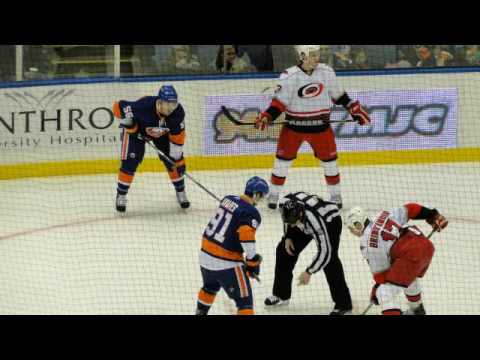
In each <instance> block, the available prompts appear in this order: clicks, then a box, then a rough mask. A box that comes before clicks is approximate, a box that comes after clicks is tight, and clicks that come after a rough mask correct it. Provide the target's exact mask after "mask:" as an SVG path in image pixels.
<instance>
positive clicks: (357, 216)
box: [345, 206, 368, 228]
mask: <svg viewBox="0 0 480 360" xmlns="http://www.w3.org/2000/svg"><path fill="white" fill-rule="evenodd" d="M367 219H368V216H367V214H366V213H365V211H363V209H362V208H360V207H358V206H357V207H354V208H353V209H351V210H350V211H349V212H348V213H347V215H346V216H345V225H347V226H348V227H349V228H354V227H355V224H356V223H360V224H362V227H363V225H364V224H365V221H367Z"/></svg>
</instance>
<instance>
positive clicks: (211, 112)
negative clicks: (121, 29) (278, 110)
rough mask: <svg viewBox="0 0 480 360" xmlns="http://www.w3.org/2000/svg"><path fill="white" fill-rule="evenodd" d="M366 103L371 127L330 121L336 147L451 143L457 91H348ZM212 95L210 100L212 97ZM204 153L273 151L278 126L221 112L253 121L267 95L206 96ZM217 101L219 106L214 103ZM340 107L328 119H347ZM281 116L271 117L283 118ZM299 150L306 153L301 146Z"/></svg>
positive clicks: (442, 145)
mask: <svg viewBox="0 0 480 360" xmlns="http://www.w3.org/2000/svg"><path fill="white" fill-rule="evenodd" d="M349 94H350V96H351V97H352V98H354V99H358V100H360V101H361V102H362V104H364V105H365V107H366V109H367V111H368V112H369V114H370V116H371V118H372V124H371V125H370V126H363V127H362V126H359V125H358V124H356V123H340V124H338V123H334V124H332V128H333V130H334V132H335V136H336V139H337V147H338V149H339V150H340V151H365V150H406V149H432V148H448V147H455V146H456V138H457V137H456V134H457V113H458V109H457V106H458V92H457V90H456V89H427V90H396V91H381V92H379V91H364V92H353V91H349ZM208 98H214V100H215V101H212V99H208ZM208 98H207V101H206V110H207V111H206V114H207V116H206V119H205V120H206V124H205V133H204V153H206V154H210V155H215V154H218V155H224V154H254V153H273V152H275V149H276V141H277V139H278V136H279V133H280V130H281V129H282V125H275V126H270V127H269V128H268V130H267V131H264V132H262V131H259V130H257V129H255V128H253V126H239V125H236V124H235V123H233V122H231V121H230V120H229V119H228V118H227V117H226V116H225V114H223V112H222V111H221V110H220V106H221V105H224V106H226V107H227V108H229V110H230V112H231V114H232V116H233V117H234V118H235V119H237V120H239V121H241V122H244V123H252V122H254V121H255V118H256V116H257V114H258V113H259V111H262V110H264V109H265V108H266V107H267V106H268V104H269V102H270V98H269V97H266V96H263V95H261V96H256V97H253V96H251V95H248V96H228V97H208ZM219 104H221V105H219ZM347 119H349V114H348V113H347V112H346V111H345V109H343V108H342V107H332V113H331V120H347ZM283 121H284V116H283V115H282V116H281V117H280V118H278V119H277V120H276V122H283ZM301 151H310V149H309V148H308V147H306V146H304V147H302V149H301Z"/></svg>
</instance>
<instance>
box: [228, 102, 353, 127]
mask: <svg viewBox="0 0 480 360" xmlns="http://www.w3.org/2000/svg"><path fill="white" fill-rule="evenodd" d="M221 109H222V112H223V114H224V115H225V116H226V117H227V119H228V120H230V121H231V122H233V123H234V124H235V125H238V126H245V125H247V126H253V125H255V123H245V122H241V121H238V120H237V119H235V118H234V117H233V115H232V113H231V112H230V110H228V109H227V107H226V106H224V105H222V106H221ZM325 122H326V123H331V124H334V123H340V124H344V123H349V122H356V121H355V120H353V119H348V120H329V121H325ZM284 124H288V121H280V122H273V123H272V124H271V126H274V125H284Z"/></svg>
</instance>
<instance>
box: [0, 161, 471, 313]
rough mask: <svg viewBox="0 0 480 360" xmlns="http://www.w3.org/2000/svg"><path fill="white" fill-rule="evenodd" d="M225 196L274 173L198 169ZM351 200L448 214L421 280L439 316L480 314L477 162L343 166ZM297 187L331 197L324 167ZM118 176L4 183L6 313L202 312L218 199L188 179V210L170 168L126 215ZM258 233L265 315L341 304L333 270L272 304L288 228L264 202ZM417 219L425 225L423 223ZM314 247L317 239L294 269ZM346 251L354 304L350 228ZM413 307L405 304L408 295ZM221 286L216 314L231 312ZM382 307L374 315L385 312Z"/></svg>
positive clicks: (132, 196) (356, 281) (2, 285)
mask: <svg viewBox="0 0 480 360" xmlns="http://www.w3.org/2000/svg"><path fill="white" fill-rule="evenodd" d="M191 175H192V176H194V177H195V178H196V179H197V180H198V181H200V182H201V183H203V184H204V185H205V186H206V187H207V188H209V189H210V190H211V191H213V192H214V193H216V194H217V195H218V196H223V195H226V194H239V193H241V192H242V190H243V186H244V183H245V181H246V180H247V179H248V178H249V177H250V176H253V175H259V176H263V177H265V178H266V179H269V177H270V170H269V169H265V170H235V171H220V172H212V171H208V172H207V171H205V172H192V173H191ZM341 175H342V189H343V197H344V205H345V208H350V207H352V206H354V205H361V206H363V207H365V208H366V209H367V210H368V211H369V212H372V213H375V212H376V211H378V210H380V209H383V208H391V207H395V206H400V205H402V204H404V203H406V202H410V201H416V202H420V203H422V204H424V205H426V206H431V207H436V208H438V209H439V210H440V211H441V212H442V213H444V214H445V215H446V216H447V218H448V219H449V220H450V224H449V227H448V228H447V229H446V230H445V232H442V233H440V234H435V235H434V237H433V241H434V243H435V245H436V253H435V256H434V259H433V262H432V265H431V267H430V269H429V271H428V273H427V275H426V276H425V278H424V279H423V281H422V284H423V286H424V294H423V297H424V302H425V307H426V309H427V311H428V313H429V314H480V266H479V264H480V261H479V260H480V241H479V239H478V234H479V233H480V231H479V230H480V223H479V219H478V214H480V190H479V188H478V186H479V184H480V171H479V167H478V165H477V164H476V163H458V164H435V165H432V164H428V165H418V166H384V165H383V166H372V167H343V168H341ZM284 190H285V192H287V191H298V190H303V191H310V192H313V193H317V194H319V195H326V188H325V184H324V178H323V172H322V170H321V169H320V168H294V169H291V171H290V175H289V178H288V182H287V185H286V186H285V189H284ZM115 191H116V174H111V175H100V176H98V175H97V176H77V177H54V178H34V179H24V180H14V181H1V182H0V200H1V203H2V204H1V205H0V314H193V313H194V311H195V306H196V296H197V293H198V290H199V289H200V287H201V285H202V283H201V276H200V271H199V266H198V251H199V247H200V239H201V235H202V232H203V230H204V227H205V225H206V224H207V223H208V221H209V219H210V217H211V216H212V215H213V214H214V212H215V208H216V205H217V204H216V202H215V200H213V199H211V198H210V197H209V196H208V195H207V194H206V193H205V192H203V191H202V190H201V189H199V188H198V187H196V186H195V185H194V184H193V183H191V182H190V181H189V180H188V179H187V191H188V194H189V197H190V200H191V201H192V207H191V208H190V209H189V210H187V211H184V210H181V209H179V207H178V205H177V203H176V199H175V195H174V191H173V188H172V185H171V184H170V182H169V180H168V177H167V174H166V173H138V174H137V176H136V179H135V181H134V183H133V186H132V188H131V191H130V193H129V197H128V199H129V202H128V210H127V215H126V216H123V217H120V216H117V215H116V214H115V210H114V201H115ZM260 210H261V214H262V218H263V221H262V225H261V227H260V229H259V231H258V233H257V240H258V241H257V244H258V245H257V247H258V252H259V253H260V254H262V255H263V257H264V262H263V266H262V269H261V280H262V282H261V283H253V291H254V298H255V310H256V313H257V314H327V313H328V312H329V311H330V310H331V308H332V306H333V304H332V301H331V298H330V295H329V291H328V286H327V283H326V280H325V277H324V275H323V273H318V274H316V275H314V277H313V278H312V281H311V284H310V285H309V286H306V287H298V286H297V285H296V284H295V285H294V286H293V297H292V300H291V303H290V305H289V306H288V307H283V308H279V309H275V310H266V309H265V308H264V306H263V301H264V299H265V298H266V297H267V296H269V295H270V294H271V288H272V282H273V271H274V265H275V248H276V245H277V243H278V242H279V240H280V238H281V235H282V225H281V221H280V217H279V214H278V212H276V211H272V210H269V209H267V208H266V206H265V205H263V206H261V207H260ZM418 225H419V226H420V227H421V228H422V229H423V230H424V231H425V232H426V233H427V232H429V227H428V225H426V224H425V223H424V222H419V223H418ZM314 253H315V245H314V244H313V243H312V244H311V245H310V246H309V247H308V248H307V249H306V250H305V252H304V253H302V255H301V257H300V260H299V262H298V264H297V267H296V269H295V278H296V277H297V276H298V275H299V274H300V272H301V271H303V270H304V269H305V267H306V266H307V265H308V264H309V262H310V261H311V259H312V258H313V255H314ZM340 257H341V259H342V261H343V266H344V270H345V274H346V278H347V283H348V285H349V288H350V291H351V294H352V298H353V302H354V306H355V311H356V312H357V313H359V312H361V311H362V310H363V309H364V308H365V307H366V306H367V305H368V301H369V293H370V288H371V286H372V285H373V281H372V278H371V275H370V273H369V270H368V266H367V264H366V263H365V261H364V260H363V259H362V257H361V254H360V251H359V248H358V240H357V239H356V238H354V237H353V236H352V235H350V234H349V232H348V230H346V229H344V231H343V234H342V240H341V249H340ZM400 299H401V304H402V306H403V307H405V306H406V302H405V300H404V299H403V297H400ZM234 312H235V306H234V304H233V302H231V301H230V300H229V299H228V298H227V297H226V295H225V294H224V293H223V292H221V293H220V294H219V296H218V297H217V300H216V302H215V304H214V305H213V307H212V310H211V314H233V313H234ZM378 312H379V308H378V307H377V308H373V309H372V310H371V311H370V314H376V313H378Z"/></svg>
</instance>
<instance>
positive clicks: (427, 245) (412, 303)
mask: <svg viewBox="0 0 480 360" xmlns="http://www.w3.org/2000/svg"><path fill="white" fill-rule="evenodd" d="M409 220H426V221H427V223H429V224H430V225H431V226H432V227H433V229H434V231H438V232H440V231H441V230H443V229H444V228H445V227H446V226H447V225H448V221H447V220H446V219H445V217H444V216H442V215H440V213H439V212H438V211H437V210H436V209H428V208H426V207H423V206H422V205H419V204H406V205H404V206H402V207H400V208H395V209H392V210H389V211H382V212H381V213H380V214H379V215H377V216H376V217H374V218H369V217H368V216H367V215H366V214H365V212H364V211H363V210H362V209H361V208H359V207H355V208H353V209H351V210H350V211H349V212H348V214H347V216H346V218H345V223H346V225H347V227H348V228H349V230H350V232H351V233H352V234H354V235H355V236H357V237H361V241H360V250H361V251H362V255H363V257H364V258H365V259H366V260H367V262H368V264H369V266H370V270H371V271H372V273H373V278H374V280H375V285H374V286H373V288H372V292H371V299H370V300H371V302H372V303H373V304H375V305H381V306H382V313H383V314H384V315H402V314H403V315H425V314H426V312H425V308H424V306H423V303H422V298H421V294H422V288H421V284H420V280H419V278H422V277H423V276H424V275H425V273H426V272H427V270H428V267H429V265H430V262H431V261H432V258H433V254H434V252H435V249H434V246H433V243H432V242H431V241H430V240H429V239H428V238H427V237H426V236H425V235H424V234H423V233H422V232H421V231H420V230H419V229H418V228H417V227H416V226H410V225H407V223H408V221H409ZM402 291H403V292H404V294H405V296H406V297H407V300H408V305H409V310H407V311H405V312H403V313H402V311H401V310H400V305H399V303H398V301H397V295H398V294H399V293H400V292H402Z"/></svg>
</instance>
